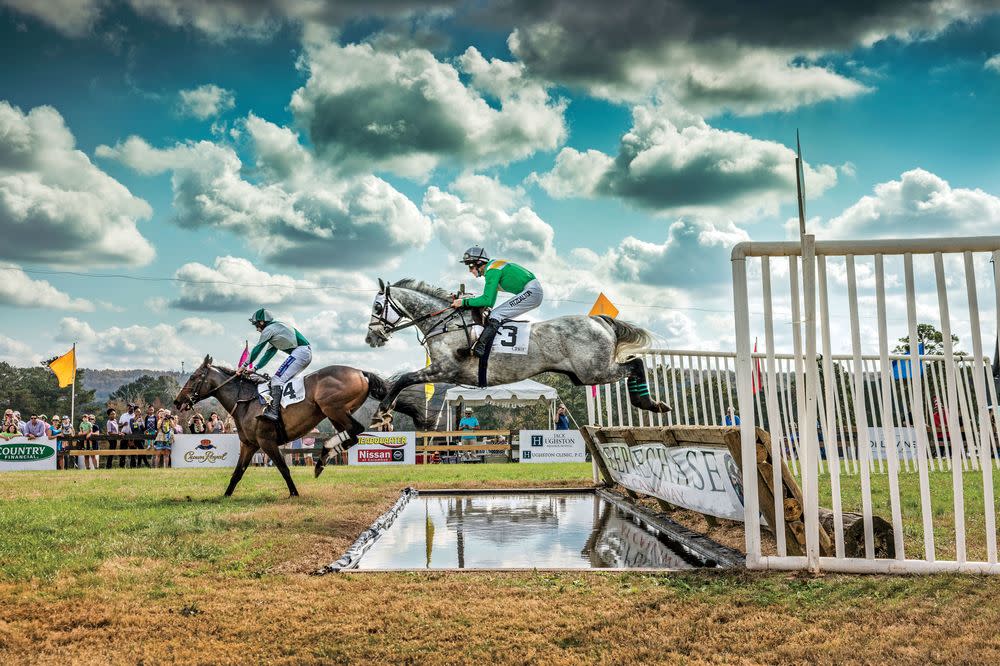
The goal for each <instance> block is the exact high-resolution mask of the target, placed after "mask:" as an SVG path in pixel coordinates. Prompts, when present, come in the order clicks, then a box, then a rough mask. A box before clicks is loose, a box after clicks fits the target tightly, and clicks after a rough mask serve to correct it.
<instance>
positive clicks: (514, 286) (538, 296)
mask: <svg viewBox="0 0 1000 666" xmlns="http://www.w3.org/2000/svg"><path fill="white" fill-rule="evenodd" d="M462 263H463V264H465V265H466V266H468V267H469V272H471V273H472V274H473V275H475V276H476V277H485V278H486V285H485V286H484V287H483V293H482V295H480V296H476V297H475V298H456V299H455V300H454V301H452V303H451V306H452V307H453V308H461V307H466V308H491V307H493V304H494V303H496V302H497V292H498V291H504V292H507V293H509V294H514V297H513V298H510V299H508V300H506V301H504V302H503V303H501V304H500V305H498V306H496V307H495V308H493V310H492V311H491V312H490V318H489V320H488V321H487V322H486V327H485V328H484V329H483V332H482V334H480V336H479V339H478V340H477V341H476V346H475V347H473V348H472V353H473V354H475V355H476V356H479V357H480V358H481V357H483V356H485V355H486V353H487V351H488V350H489V348H490V346H491V345H492V344H493V338H494V337H495V336H496V334H497V331H498V330H499V329H500V326H501V324H503V323H504V322H505V321H509V320H511V319H514V318H515V317H517V316H519V315H523V314H524V313H526V312H529V311H531V310H534V309H535V308H537V307H538V306H539V305H541V304H542V285H541V283H539V282H538V280H537V279H536V278H535V275H534V274H533V273H532V272H531V271H529V270H528V269H526V268H522V267H521V266H518V265H517V264H515V263H512V262H510V261H504V260H502V259H495V260H493V261H490V258H489V257H488V256H487V254H486V250H484V249H483V248H481V247H479V246H473V247H470V248H469V249H468V250H466V251H465V255H463V256H462Z"/></svg>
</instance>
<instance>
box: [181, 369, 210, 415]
mask: <svg viewBox="0 0 1000 666" xmlns="http://www.w3.org/2000/svg"><path fill="white" fill-rule="evenodd" d="M212 370H213V368H212V357H211V356H208V355H206V356H205V360H204V361H202V362H201V365H200V366H198V369H197V370H195V371H194V372H192V373H191V376H190V377H188V380H187V382H185V383H184V387H183V388H182V389H181V391H180V393H178V394H177V397H176V398H174V407H176V408H177V409H178V410H180V411H182V412H183V411H187V410H188V409H191V408H192V407H193V406H194V405H195V403H197V402H200V401H202V400H204V399H205V398H207V397H208V395H209V393H211V392H212V390H213V389H214V388H215V385H214V383H213V382H211V381H210V377H209V375H210V374H211V372H212Z"/></svg>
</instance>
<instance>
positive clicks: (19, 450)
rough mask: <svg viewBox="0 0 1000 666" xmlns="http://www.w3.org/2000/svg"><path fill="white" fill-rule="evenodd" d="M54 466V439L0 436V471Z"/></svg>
mask: <svg viewBox="0 0 1000 666" xmlns="http://www.w3.org/2000/svg"><path fill="white" fill-rule="evenodd" d="M55 468H56V440H54V439H48V438H46V437H39V438H36V439H28V438H27V437H21V436H18V437H9V438H8V437H0V472H18V471H21V470H49V469H55Z"/></svg>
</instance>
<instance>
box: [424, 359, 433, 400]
mask: <svg viewBox="0 0 1000 666" xmlns="http://www.w3.org/2000/svg"><path fill="white" fill-rule="evenodd" d="M430 364H431V357H430V354H428V355H427V363H425V364H424V366H425V367H426V366H428V365H430ZM433 397H434V384H424V401H425V402H430V401H431V398H433Z"/></svg>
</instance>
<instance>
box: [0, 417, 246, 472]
mask: <svg viewBox="0 0 1000 666" xmlns="http://www.w3.org/2000/svg"><path fill="white" fill-rule="evenodd" d="M105 416H106V418H105V419H104V420H103V423H101V422H99V421H98V419H97V416H96V415H95V414H83V415H82V416H81V417H80V423H79V424H78V425H77V426H76V427H75V428H74V425H73V423H72V422H71V419H70V417H69V416H59V415H57V414H56V415H53V416H52V417H51V418H49V417H48V415H46V414H38V413H29V414H28V419H27V420H24V419H23V418H22V416H21V412H19V411H17V410H14V409H12V408H8V409H6V410H4V415H3V423H2V426H0V436H2V437H4V438H11V437H18V436H21V437H26V438H28V439H37V438H48V439H54V440H56V450H57V452H58V453H59V454H60V455H58V457H57V461H58V466H59V469H64V468H65V467H66V466H67V465H69V466H70V467H77V468H79V469H98V468H99V467H104V468H105V469H108V468H110V467H112V466H114V461H115V459H117V460H118V466H119V467H140V466H143V467H169V466H170V448H171V446H172V444H173V440H174V435H177V434H182V433H190V434H195V435H202V434H221V433H234V432H236V423H235V422H234V421H233V419H232V417H230V416H229V415H228V414H227V415H226V418H225V419H223V418H222V417H221V416H220V415H219V413H218V412H211V413H210V414H209V415H208V418H207V419H206V418H205V416H203V415H202V414H201V413H199V412H195V413H193V414H192V415H190V417H189V418H188V419H187V422H186V423H183V422H182V420H181V418H180V416H179V415H178V414H174V413H172V412H171V411H170V410H169V409H163V408H160V409H156V408H155V407H154V406H153V405H149V406H147V407H146V408H145V410H143V408H142V407H140V406H139V405H136V404H129V405H127V407H126V409H125V410H124V411H123V412H122V414H121V415H119V414H118V411H117V410H116V409H115V408H113V407H109V408H108V409H107V411H106V412H105ZM185 426H186V430H185ZM116 435H117V436H119V437H116ZM122 435H129V436H130V437H120V436H122ZM136 435H141V436H142V438H141V439H140V438H138V437H134V436H136ZM102 449H103V450H112V451H115V450H118V451H123V450H136V451H138V450H152V451H153V452H154V453H153V454H152V455H148V454H143V455H113V456H103V458H104V460H100V458H101V456H98V455H95V454H93V453H88V452H89V451H97V450H102ZM64 451H74V452H75V451H79V452H80V453H79V454H78V455H76V456H64V455H61V454H62V453H63V452H64Z"/></svg>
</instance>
